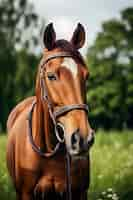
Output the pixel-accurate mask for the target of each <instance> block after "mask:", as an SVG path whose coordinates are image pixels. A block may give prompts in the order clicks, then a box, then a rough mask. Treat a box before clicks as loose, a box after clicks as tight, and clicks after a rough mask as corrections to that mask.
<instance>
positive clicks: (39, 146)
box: [7, 23, 94, 200]
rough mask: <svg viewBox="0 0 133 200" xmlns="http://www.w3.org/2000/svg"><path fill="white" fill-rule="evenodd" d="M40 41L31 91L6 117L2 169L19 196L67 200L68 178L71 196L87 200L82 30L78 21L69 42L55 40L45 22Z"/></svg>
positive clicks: (88, 138) (88, 141)
mask: <svg viewBox="0 0 133 200" xmlns="http://www.w3.org/2000/svg"><path fill="white" fill-rule="evenodd" d="M43 43H44V46H45V47H44V50H43V55H42V58H41V61H40V63H39V66H38V71H37V77H36V87H35V96H31V97H28V98H26V99H24V100H23V101H22V102H20V103H19V104H18V105H17V106H16V107H15V108H14V109H13V110H12V111H11V113H10V115H9V117H8V120H7V131H8V142H7V168H8V171H9V174H10V176H11V179H12V182H13V185H14V187H15V191H16V198H17V199H18V200H32V199H42V200H43V199H46V200H49V199H51V198H54V199H55V200H56V199H61V200H63V199H66V195H67V179H68V178H69V180H71V195H72V196H71V197H72V199H76V200H87V190H88V188H89V183H90V158H89V149H90V147H91V146H92V144H93V141H94V131H93V129H92V128H91V126H90V123H89V120H88V106H87V104H86V81H87V79H88V76H89V72H88V70H87V66H86V64H85V62H84V60H83V57H82V56H81V54H80V52H79V49H80V48H81V47H82V46H83V45H84V43H85V29H84V27H83V25H82V24H80V23H78V25H77V27H76V29H75V31H74V32H73V34H72V38H71V40H70V41H68V40H64V39H60V40H57V39H56V33H55V30H54V26H53V23H50V24H48V25H47V26H46V28H45V31H44V32H43ZM66 155H68V158H69V162H68V163H69V164H70V165H68V167H69V174H68V175H69V177H67V174H66V167H67V166H66Z"/></svg>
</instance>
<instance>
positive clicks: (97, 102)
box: [87, 8, 133, 129]
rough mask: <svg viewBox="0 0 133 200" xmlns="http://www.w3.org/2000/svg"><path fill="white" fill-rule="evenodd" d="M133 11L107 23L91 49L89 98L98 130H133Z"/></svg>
mask: <svg viewBox="0 0 133 200" xmlns="http://www.w3.org/2000/svg"><path fill="white" fill-rule="evenodd" d="M132 35H133V8H128V9H125V10H124V11H122V12H121V18H120V19H119V20H118V19H112V20H109V21H107V22H104V23H103V25H102V31H101V32H100V33H98V35H97V37H96V40H95V43H94V45H92V46H91V47H90V48H89V49H88V53H87V63H88V66H89V70H90V72H91V76H90V80H89V89H88V94H87V99H88V104H89V105H90V106H91V110H92V112H91V116H90V117H91V119H92V121H93V123H94V125H96V126H97V127H104V128H119V129H122V128H125V127H129V128H132V127H133V123H132V120H131V116H132V113H133V37H132Z"/></svg>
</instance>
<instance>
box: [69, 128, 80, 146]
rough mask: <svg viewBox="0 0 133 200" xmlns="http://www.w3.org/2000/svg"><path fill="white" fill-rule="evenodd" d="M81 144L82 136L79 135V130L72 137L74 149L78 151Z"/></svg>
mask: <svg viewBox="0 0 133 200" xmlns="http://www.w3.org/2000/svg"><path fill="white" fill-rule="evenodd" d="M79 142H80V135H79V129H77V130H76V131H75V132H74V133H73V134H72V136H71V144H72V148H73V149H76V148H77V147H78V146H79Z"/></svg>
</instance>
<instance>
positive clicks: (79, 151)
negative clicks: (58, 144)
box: [65, 129, 94, 156]
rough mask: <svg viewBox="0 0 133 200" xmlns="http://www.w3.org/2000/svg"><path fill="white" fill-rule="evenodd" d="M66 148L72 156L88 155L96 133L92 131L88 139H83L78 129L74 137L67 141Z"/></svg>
mask: <svg viewBox="0 0 133 200" xmlns="http://www.w3.org/2000/svg"><path fill="white" fill-rule="evenodd" d="M65 143H66V148H67V151H68V153H69V154H70V155H71V156H79V155H82V156H83V155H86V154H87V153H88V151H89V149H90V147H91V146H92V145H93V144H94V131H93V130H92V129H91V130H90V132H89V134H88V136H87V138H86V139H84V138H82V137H81V134H80V130H79V129H77V130H76V131H75V132H74V133H73V134H72V135H71V138H70V140H69V141H68V140H67V138H66V140H65Z"/></svg>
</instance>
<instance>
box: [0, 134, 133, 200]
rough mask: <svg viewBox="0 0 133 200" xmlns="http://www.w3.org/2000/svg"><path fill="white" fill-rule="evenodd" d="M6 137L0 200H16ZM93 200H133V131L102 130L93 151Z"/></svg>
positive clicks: (1, 146)
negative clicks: (10, 176) (10, 173)
mask: <svg viewBox="0 0 133 200" xmlns="http://www.w3.org/2000/svg"><path fill="white" fill-rule="evenodd" d="M5 149H6V136H5V135H1V136H0V200H7V199H10V200H14V199H15V193H14V190H13V187H12V185H11V182H10V181H9V177H8V173H7V170H6V162H5ZM88 196H89V199H90V200H103V199H105V200H108V199H109V200H111V199H112V200H117V199H120V200H133V132H131V131H125V132H124V133H123V132H122V133H121V132H108V134H107V133H105V132H103V131H99V133H98V134H97V135H96V141H95V145H94V146H93V148H92V149H91V185H90V190H89V192H88Z"/></svg>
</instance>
